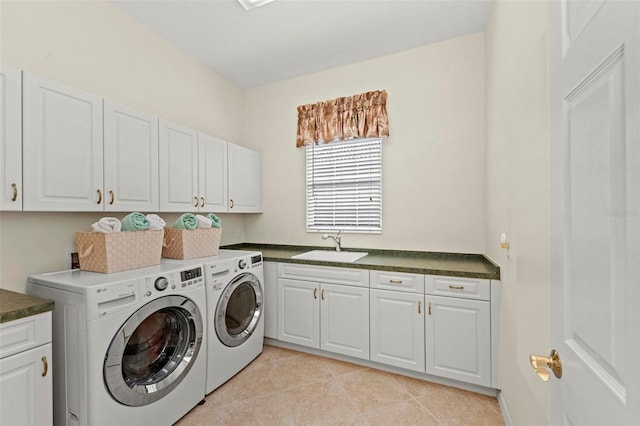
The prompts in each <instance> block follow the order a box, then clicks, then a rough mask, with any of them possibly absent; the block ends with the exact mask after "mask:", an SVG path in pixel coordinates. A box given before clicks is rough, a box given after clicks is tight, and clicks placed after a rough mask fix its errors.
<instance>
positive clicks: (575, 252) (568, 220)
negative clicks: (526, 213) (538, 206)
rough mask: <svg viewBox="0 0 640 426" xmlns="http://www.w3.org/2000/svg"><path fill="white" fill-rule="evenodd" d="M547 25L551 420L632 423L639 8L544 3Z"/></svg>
mask: <svg viewBox="0 0 640 426" xmlns="http://www.w3.org/2000/svg"><path fill="white" fill-rule="evenodd" d="M549 25H550V33H549V41H550V43H549V54H550V56H549V66H550V68H549V69H550V80H549V84H550V135H551V347H552V348H555V349H557V351H558V353H559V355H560V358H561V361H562V364H563V368H564V371H563V372H562V377H561V378H560V379H559V380H556V379H555V378H554V377H552V379H551V386H552V387H551V421H552V423H553V424H574V425H578V424H579V425H586V424H600V425H603V424H607V425H614V424H626V425H631V424H634V425H637V424H640V392H639V389H640V368H639V367H638V366H639V365H640V349H639V348H640V315H639V313H640V269H639V268H640V261H639V259H640V248H639V247H640V245H639V238H640V201H639V199H640V161H639V158H640V65H639V61H640V2H638V1H626V2H623V1H608V2H605V1H589V2H586V1H574V0H565V1H563V2H551V3H550V7H549ZM548 349H550V348H548ZM548 349H547V350H548ZM539 355H541V354H539ZM545 355H546V354H545ZM532 373H533V371H532Z"/></svg>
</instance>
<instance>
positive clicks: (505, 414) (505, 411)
mask: <svg viewBox="0 0 640 426" xmlns="http://www.w3.org/2000/svg"><path fill="white" fill-rule="evenodd" d="M497 398H498V404H499V405H500V411H502V417H504V423H505V424H506V425H507V426H513V420H512V419H511V413H509V408H508V407H507V403H506V402H505V401H504V397H503V396H502V391H498V395H497Z"/></svg>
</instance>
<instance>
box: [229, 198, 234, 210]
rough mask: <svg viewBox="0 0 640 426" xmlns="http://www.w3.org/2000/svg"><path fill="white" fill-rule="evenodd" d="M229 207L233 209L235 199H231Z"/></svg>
mask: <svg viewBox="0 0 640 426" xmlns="http://www.w3.org/2000/svg"><path fill="white" fill-rule="evenodd" d="M229 208H230V209H232V208H233V200H229Z"/></svg>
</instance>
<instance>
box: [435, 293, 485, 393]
mask: <svg viewBox="0 0 640 426" xmlns="http://www.w3.org/2000/svg"><path fill="white" fill-rule="evenodd" d="M425 303H426V304H427V316H426V359H427V364H426V372H427V373H428V374H433V375H435V376H441V377H447V378H450V379H455V380H460V381H462V382H467V383H474V384H477V385H482V386H491V304H490V302H489V301H480V300H469V299H462V298H456V297H441V296H432V295H427V296H426V297H425Z"/></svg>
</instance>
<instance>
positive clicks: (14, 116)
mask: <svg viewBox="0 0 640 426" xmlns="http://www.w3.org/2000/svg"><path fill="white" fill-rule="evenodd" d="M21 85H22V75H21V73H20V70H19V69H16V68H13V67H11V66H8V65H2V64H0V210H22V96H21V93H20V91H21Z"/></svg>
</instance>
